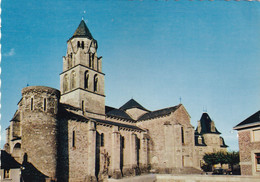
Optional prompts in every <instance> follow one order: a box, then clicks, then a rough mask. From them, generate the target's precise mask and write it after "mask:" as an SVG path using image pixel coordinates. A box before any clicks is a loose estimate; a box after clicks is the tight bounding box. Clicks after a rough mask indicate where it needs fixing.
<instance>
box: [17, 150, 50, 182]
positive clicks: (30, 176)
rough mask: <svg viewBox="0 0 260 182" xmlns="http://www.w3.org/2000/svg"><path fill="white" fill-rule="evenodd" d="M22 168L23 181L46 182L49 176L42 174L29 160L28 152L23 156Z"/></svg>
mask: <svg viewBox="0 0 260 182" xmlns="http://www.w3.org/2000/svg"><path fill="white" fill-rule="evenodd" d="M21 169H22V173H21V177H22V181H23V182H45V179H46V178H48V176H46V175H44V174H42V173H41V172H40V171H38V169H37V168H35V167H34V165H32V164H31V163H30V162H28V155H27V154H26V153H25V154H24V156H23V163H22V166H21Z"/></svg>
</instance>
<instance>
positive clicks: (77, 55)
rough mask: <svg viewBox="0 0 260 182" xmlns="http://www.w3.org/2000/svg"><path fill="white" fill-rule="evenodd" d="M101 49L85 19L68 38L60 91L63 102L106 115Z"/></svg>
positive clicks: (84, 110)
mask: <svg viewBox="0 0 260 182" xmlns="http://www.w3.org/2000/svg"><path fill="white" fill-rule="evenodd" d="M97 48H98V45H97V41H96V40H95V39H94V38H93V37H92V35H91V33H90V31H89V29H88V28H87V26H86V24H85V22H84V20H82V21H81V22H80V24H79V26H78V28H77V30H76V31H75V33H74V34H73V36H72V37H71V38H70V39H69V40H68V41H67V53H66V56H64V57H63V72H62V73H61V74H60V90H61V102H62V103H66V104H70V105H72V106H75V107H78V108H81V109H82V112H83V113H85V112H87V113H94V114H105V91H104V76H105V74H104V73H102V57H98V56H97Z"/></svg>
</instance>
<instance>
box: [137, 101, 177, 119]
mask: <svg viewBox="0 0 260 182" xmlns="http://www.w3.org/2000/svg"><path fill="white" fill-rule="evenodd" d="M180 106H181V104H179V105H177V106H174V107H168V108H165V109H160V110H156V111H151V112H148V113H145V114H144V115H142V116H141V117H140V118H139V119H138V121H141V120H147V119H153V118H157V117H161V116H166V115H169V114H170V113H171V112H174V111H176V110H177V109H178V108H179V107H180Z"/></svg>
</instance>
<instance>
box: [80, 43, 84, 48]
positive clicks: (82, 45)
mask: <svg viewBox="0 0 260 182" xmlns="http://www.w3.org/2000/svg"><path fill="white" fill-rule="evenodd" d="M81 47H82V49H84V41H82V42H81Z"/></svg>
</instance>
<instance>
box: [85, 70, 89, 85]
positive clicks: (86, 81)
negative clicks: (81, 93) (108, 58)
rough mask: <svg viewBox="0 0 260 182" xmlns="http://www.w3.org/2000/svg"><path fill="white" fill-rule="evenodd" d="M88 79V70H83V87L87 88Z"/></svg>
mask: <svg viewBox="0 0 260 182" xmlns="http://www.w3.org/2000/svg"><path fill="white" fill-rule="evenodd" d="M88 79H89V74H88V71H86V72H85V79H84V80H85V81H84V87H85V89H86V88H88Z"/></svg>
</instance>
